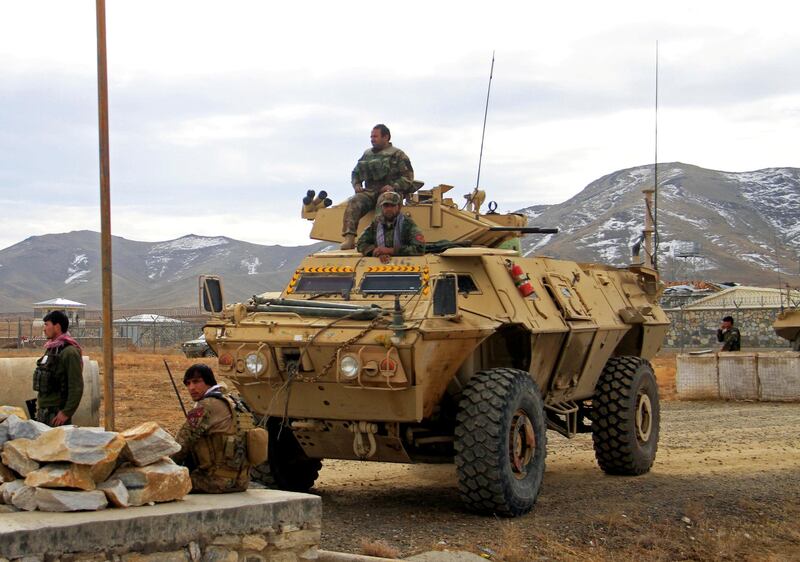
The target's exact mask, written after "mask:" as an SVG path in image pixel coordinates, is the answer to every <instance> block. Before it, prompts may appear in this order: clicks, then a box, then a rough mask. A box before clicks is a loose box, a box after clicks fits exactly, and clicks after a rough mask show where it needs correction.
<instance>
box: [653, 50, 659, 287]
mask: <svg viewBox="0 0 800 562" xmlns="http://www.w3.org/2000/svg"><path fill="white" fill-rule="evenodd" d="M655 121H656V122H655V160H654V164H653V269H655V270H656V271H658V40H656V111H655Z"/></svg>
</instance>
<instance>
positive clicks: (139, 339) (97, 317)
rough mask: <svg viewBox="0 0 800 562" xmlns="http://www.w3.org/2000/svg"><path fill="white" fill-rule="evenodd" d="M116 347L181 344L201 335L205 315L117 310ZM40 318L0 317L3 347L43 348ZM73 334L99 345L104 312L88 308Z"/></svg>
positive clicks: (193, 310) (88, 344) (72, 327)
mask: <svg viewBox="0 0 800 562" xmlns="http://www.w3.org/2000/svg"><path fill="white" fill-rule="evenodd" d="M114 316H115V319H114V321H113V325H114V327H113V329H114V346H115V347H119V346H122V347H129V346H132V347H136V348H138V349H143V350H146V349H153V350H155V349H157V348H169V347H180V346H181V344H182V343H183V342H185V341H187V340H192V339H196V338H197V337H199V336H200V335H201V334H202V330H203V325H204V324H205V320H206V318H205V317H204V316H203V315H202V314H200V312H199V310H198V309H196V308H187V309H158V310H156V309H148V310H121V311H115V313H114ZM42 328H43V323H42V320H41V318H31V317H30V315H29V314H17V315H14V314H4V315H3V316H2V317H0V347H4V348H18V347H41V345H42V344H43V343H44V341H45V337H44V334H43V332H42ZM69 332H70V334H71V335H72V336H73V337H74V338H75V339H77V340H78V341H79V342H80V343H81V345H82V346H83V347H100V346H102V341H103V323H102V313H101V312H100V311H86V313H85V314H84V315H83V317H82V318H80V319H79V320H78V321H73V322H72V323H71V324H70V327H69Z"/></svg>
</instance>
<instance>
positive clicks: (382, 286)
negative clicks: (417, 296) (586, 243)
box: [360, 273, 422, 295]
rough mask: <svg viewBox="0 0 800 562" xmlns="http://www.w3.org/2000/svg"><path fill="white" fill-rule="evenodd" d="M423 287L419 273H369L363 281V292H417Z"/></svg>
mask: <svg viewBox="0 0 800 562" xmlns="http://www.w3.org/2000/svg"><path fill="white" fill-rule="evenodd" d="M421 287H422V281H421V279H420V275H419V273H367V274H366V275H364V279H363V280H362V281H361V287H360V291H361V293H362V294H365V295H369V294H404V293H417V292H419V290H420V288H421Z"/></svg>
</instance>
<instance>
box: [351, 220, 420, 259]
mask: <svg viewBox="0 0 800 562" xmlns="http://www.w3.org/2000/svg"><path fill="white" fill-rule="evenodd" d="M379 222H383V223H384V226H383V233H384V239H385V240H386V244H387V245H389V243H390V242H393V241H394V230H395V225H396V224H397V220H396V219H395V220H394V221H392V222H391V223H390V224H386V223H385V222H384V219H383V216H382V215H378V216H377V217H376V218H375V220H373V221H372V223H371V224H370V225H369V226H368V227H367V229H366V230H365V231H364V232H363V233H362V234H361V236H360V237H359V238H358V243H357V244H356V249H357V250H358V251H359V252H360V253H361V254H362V255H364V256H371V255H372V251H373V250H374V249H375V248H377V247H378V241H377V240H378V223H379ZM424 253H425V236H423V234H422V231H421V230H420V229H419V227H418V226H417V224H416V223H415V222H414V221H413V219H412V218H411V217H410V216H408V215H405V216H404V217H403V225H402V227H401V230H400V246H399V248H398V247H395V252H394V255H396V256H419V255H422V254H424Z"/></svg>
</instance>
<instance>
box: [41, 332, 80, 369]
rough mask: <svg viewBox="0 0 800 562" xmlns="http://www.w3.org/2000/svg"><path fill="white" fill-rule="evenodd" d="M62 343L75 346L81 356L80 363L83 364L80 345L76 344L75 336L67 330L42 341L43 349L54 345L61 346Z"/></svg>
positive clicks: (51, 347)
mask: <svg viewBox="0 0 800 562" xmlns="http://www.w3.org/2000/svg"><path fill="white" fill-rule="evenodd" d="M62 345H72V346H74V347H76V348H77V349H78V354H79V355H80V358H81V365H83V350H82V349H81V346H80V345H78V342H76V341H75V338H73V337H72V336H71V335H70V334H69V332H64V333H63V334H61V335H60V336H56V337H55V338H53V339H51V340H47V341H46V342H44V348H45V349H53V348H54V347H61V346H62Z"/></svg>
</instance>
